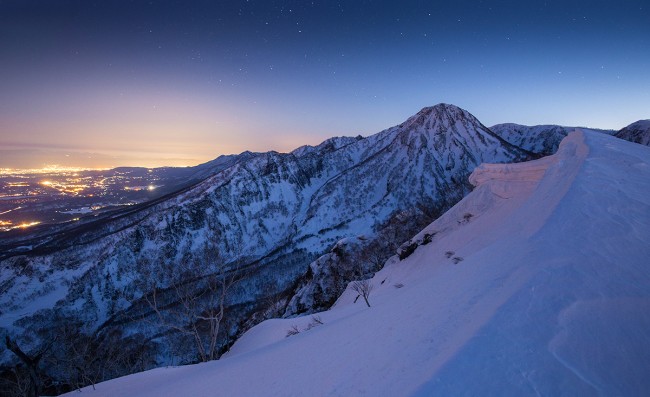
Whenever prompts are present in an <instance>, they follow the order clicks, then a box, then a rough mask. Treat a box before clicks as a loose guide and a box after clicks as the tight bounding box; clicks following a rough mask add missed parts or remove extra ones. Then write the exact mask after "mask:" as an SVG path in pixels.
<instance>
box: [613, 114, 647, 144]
mask: <svg viewBox="0 0 650 397" xmlns="http://www.w3.org/2000/svg"><path fill="white" fill-rule="evenodd" d="M615 136H616V137H617V138H621V139H625V140H626V141H630V142H634V143H640V144H642V145H646V146H650V120H639V121H637V122H635V123H632V124H630V125H628V126H627V127H625V128H623V129H621V130H620V131H619V132H617V133H616V135H615Z"/></svg>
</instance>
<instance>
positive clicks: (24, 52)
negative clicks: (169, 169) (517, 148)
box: [0, 0, 650, 168]
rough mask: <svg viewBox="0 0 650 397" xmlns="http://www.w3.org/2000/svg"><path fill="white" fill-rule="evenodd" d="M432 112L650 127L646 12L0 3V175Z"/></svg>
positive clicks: (379, 123)
mask: <svg viewBox="0 0 650 397" xmlns="http://www.w3.org/2000/svg"><path fill="white" fill-rule="evenodd" d="M439 102H446V103H453V104H456V105H458V106H460V107H463V108H464V109H467V110H468V111H470V112H471V113H473V114H474V115H475V116H477V117H478V118H479V120H481V121H482V122H483V123H484V124H486V125H488V126H489V125H493V124H496V123H503V122H516V123H520V124H528V125H533V124H545V123H553V124H563V125H571V126H576V125H578V126H590V127H598V128H611V129H619V128H621V127H623V126H625V125H627V124H629V123H631V122H633V121H636V120H639V119H645V118H650V3H648V2H647V0H642V1H633V0H630V1H626V0H615V1H598V0H589V1H570V0H569V1H444V2H442V1H409V0H402V1H369V0H366V1H362V0H357V1H271V0H251V1H225V0H222V1H214V0H212V1H189V0H188V1H119V0H114V1H89V0H79V1H66V0H57V1H51V0H43V1H30V0H15V1H6V0H0V167H14V168H24V167H40V166H43V165H44V164H45V163H50V164H51V163H58V164H61V165H77V166H88V167H98V166H104V167H106V166H117V165H144V166H159V165H193V164H198V163H199V162H203V161H207V160H210V159H212V158H215V157H217V156H218V155H220V154H227V153H238V152H241V151H244V150H253V151H267V150H272V149H273V150H278V151H288V150H291V149H293V148H296V147H298V146H301V145H303V144H316V143H319V142H320V141H322V140H323V139H326V138H328V137H331V136H340V135H358V134H361V135H370V134H374V133H376V132H378V131H380V130H382V129H384V128H387V127H390V126H392V125H395V124H398V123H400V122H402V121H403V120H405V119H406V118H407V117H409V116H410V115H412V114H414V113H416V112H417V111H418V110H420V109H421V108H422V107H424V106H431V105H434V104H436V103H439ZM66 156H67V157H66Z"/></svg>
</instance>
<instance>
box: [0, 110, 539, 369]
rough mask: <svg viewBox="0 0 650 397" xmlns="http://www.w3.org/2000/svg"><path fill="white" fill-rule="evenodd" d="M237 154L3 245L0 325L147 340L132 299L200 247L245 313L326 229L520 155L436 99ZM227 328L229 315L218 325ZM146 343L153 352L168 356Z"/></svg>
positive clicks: (26, 333)
mask: <svg viewBox="0 0 650 397" xmlns="http://www.w3.org/2000/svg"><path fill="white" fill-rule="evenodd" d="M244 155H245V156H244V157H243V158H242V157H241V156H240V157H238V158H237V161H232V165H231V166H228V167H226V168H225V169H224V170H222V171H221V172H218V173H217V174H215V175H213V176H210V177H208V178H207V179H206V180H204V181H203V182H201V183H199V184H197V185H195V186H193V187H191V188H188V189H185V190H183V191H181V192H179V193H177V194H175V195H172V196H170V197H166V198H165V199H161V200H158V201H156V202H153V203H149V204H146V205H143V206H139V207H137V208H134V209H132V210H129V211H126V212H122V213H119V214H118V215H116V216H114V217H112V218H109V219H102V220H101V221H99V222H94V223H91V224H85V225H83V226H82V227H79V228H76V229H70V230H66V231H64V232H63V233H60V234H56V235H52V236H48V238H47V239H44V240H43V241H39V242H37V243H36V242H33V243H30V245H33V248H32V249H31V251H29V252H24V251H21V252H8V253H5V255H6V257H5V258H4V259H3V260H2V262H1V263H0V265H1V269H2V270H1V271H2V273H1V278H0V292H1V295H0V307H1V308H2V309H0V310H1V311H0V326H1V327H3V328H5V329H6V332H8V334H9V335H12V336H13V337H16V338H18V339H19V340H20V341H21V342H22V343H24V344H25V345H26V346H28V347H29V346H32V347H34V346H36V345H38V343H39V341H42V340H43V339H44V338H48V337H50V336H51V335H50V336H48V334H47V331H48V330H53V329H54V325H53V322H54V321H56V322H57V324H76V323H77V322H81V323H82V324H83V326H82V329H83V330H84V332H88V333H93V332H102V333H104V334H111V335H113V334H114V331H116V330H119V332H122V333H123V334H124V335H125V337H127V336H128V337H135V336H137V335H139V336H138V338H144V340H146V341H148V340H150V338H152V337H154V338H156V337H157V336H156V335H161V334H160V333H161V332H162V330H161V329H158V328H157V327H156V324H151V322H150V323H148V324H147V326H143V325H142V322H141V320H142V318H143V317H147V315H148V314H147V312H146V310H145V309H146V307H145V305H144V303H143V300H142V297H143V296H144V295H145V294H147V293H148V292H149V291H150V290H149V288H151V285H152V282H154V281H155V283H156V285H157V286H158V287H160V288H165V287H168V286H170V285H171V283H172V281H170V280H171V279H170V277H173V276H174V275H173V274H171V275H170V274H168V273H164V272H163V271H162V269H169V268H173V267H174V266H179V264H182V263H186V262H188V261H191V260H193V258H199V257H201V256H202V255H204V254H205V252H206V250H209V251H211V252H212V251H216V252H218V255H219V257H220V258H221V261H222V262H223V263H225V265H224V266H225V267H229V266H233V265H234V264H237V266H238V267H240V268H244V269H245V270H246V274H247V275H248V277H247V278H246V280H245V281H244V282H242V283H241V284H240V285H239V288H238V290H237V291H235V292H234V293H233V294H232V295H231V296H229V301H228V304H229V305H230V306H231V307H235V306H236V307H237V308H238V310H239V311H240V313H244V314H247V313H250V312H251V311H253V310H256V309H259V305H260V302H261V300H262V298H265V297H271V296H277V294H280V293H285V294H286V293H290V292H291V291H292V288H293V287H294V285H295V283H296V281H297V280H298V279H299V278H300V277H302V276H303V275H304V274H305V272H306V270H307V269H308V265H309V263H310V262H312V261H313V260H314V259H316V258H317V257H319V256H320V255H322V254H323V253H325V252H326V251H327V250H328V249H330V248H331V247H332V246H333V245H334V244H335V243H336V242H337V241H338V240H340V239H342V238H345V237H351V236H358V235H362V234H363V235H366V236H368V238H372V236H374V235H375V234H376V233H378V230H379V229H381V228H382V227H383V225H385V224H386V223H387V222H389V221H390V220H391V219H392V218H393V217H395V216H397V215H400V214H404V213H409V214H413V216H414V217H415V216H422V214H423V213H427V214H428V216H430V217H436V216H437V215H439V214H441V213H442V212H443V211H444V210H446V209H447V208H449V207H450V206H452V205H453V204H455V203H456V202H458V201H459V200H460V199H461V198H462V197H463V196H464V195H466V194H467V193H468V192H469V191H470V185H469V184H468V183H467V177H468V176H469V174H470V173H471V172H472V171H473V169H474V168H475V167H476V166H477V165H479V164H481V163H483V162H514V161H521V160H524V159H527V158H528V157H529V153H528V152H525V151H523V150H521V149H519V148H517V147H515V146H513V145H511V144H509V143H507V142H505V141H504V140H502V139H501V138H499V137H498V136H496V135H495V134H494V133H492V132H491V131H490V130H489V129H487V128H486V127H485V126H483V125H482V124H481V123H480V122H479V121H478V120H477V119H476V118H475V117H474V116H472V115H471V114H469V113H468V112H466V111H465V110H462V109H460V108H457V107H455V106H452V105H446V104H440V105H436V106H434V107H430V108H424V109H422V110H421V111H420V112H418V113H417V114H416V115H414V116H413V117H411V118H409V119H408V120H406V121H405V122H404V123H402V124H400V125H398V126H395V127H392V128H389V129H387V130H385V131H382V132H380V133H378V134H376V135H373V136H370V137H367V138H362V137H356V138H333V139H330V140H328V141H325V142H323V143H322V144H321V145H318V146H315V147H302V148H299V149H297V150H295V151H294V152H292V153H286V154H282V153H276V152H268V153H260V154H253V153H248V154H244ZM226 160H227V161H230V160H232V159H226ZM221 165H222V164H221V163H220V164H219V166H221ZM23 249H24V247H23ZM177 273H180V271H179V272H177ZM165 274H167V275H165ZM152 275H153V276H152ZM152 277H153V279H154V280H153V281H152ZM199 284H200V283H199ZM197 288H198V287H197ZM244 314H243V315H244ZM240 329H241V323H239V322H238V321H232V322H231V323H229V326H228V328H227V331H226V332H227V333H229V334H231V335H234V334H236V333H237V332H239V330H240ZM228 337H229V335H224V337H223V339H224V340H226V341H227V339H228ZM138 340H139V341H140V339H138ZM134 343H135V342H134ZM137 343H139V344H140V345H141V344H142V343H143V342H141V341H140V342H137ZM224 343H225V342H224ZM125 346H126V345H125ZM129 346H131V345H129ZM125 348H126V347H125ZM156 354H157V355H156V362H157V363H158V364H160V363H169V362H175V361H170V360H169V359H166V358H164V357H163V356H162V354H163V353H160V352H158V353H156ZM2 359H3V360H5V361H6V360H8V359H9V354H8V352H5V354H3V356H2ZM181 361H182V360H181Z"/></svg>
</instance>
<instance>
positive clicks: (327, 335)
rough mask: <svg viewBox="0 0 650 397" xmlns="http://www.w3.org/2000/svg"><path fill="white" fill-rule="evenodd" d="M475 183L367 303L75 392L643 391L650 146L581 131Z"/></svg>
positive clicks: (649, 344) (649, 350) (648, 344)
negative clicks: (208, 357)
mask: <svg viewBox="0 0 650 397" xmlns="http://www.w3.org/2000/svg"><path fill="white" fill-rule="evenodd" d="M471 180H472V181H473V183H475V184H476V189H475V190H474V191H473V192H472V193H470V194H469V195H468V196H467V197H465V198H464V199H463V200H462V201H460V202H459V203H458V204H457V205H455V206H454V207H453V208H452V209H451V210H449V211H448V212H446V213H445V214H444V215H443V216H442V217H440V218H439V219H438V220H436V221H434V222H433V223H432V224H430V225H429V226H428V227H426V228H425V229H424V230H423V231H422V232H421V233H420V234H418V236H415V237H414V238H413V241H417V242H418V244H417V247H416V248H415V249H414V250H413V251H412V252H411V254H410V255H409V256H408V257H406V258H405V259H403V260H400V259H399V258H398V257H397V256H395V257H393V258H391V259H390V260H389V261H388V262H387V263H386V266H385V267H384V268H383V269H382V270H381V271H379V272H378V273H377V274H376V275H375V277H374V278H373V279H372V280H371V281H372V285H373V286H374V289H373V291H372V293H371V295H370V303H371V304H372V307H370V308H368V307H366V306H365V304H364V303H363V301H362V300H356V293H355V292H353V291H352V290H351V289H348V290H346V292H345V293H344V294H343V295H342V296H341V297H340V298H339V300H338V301H337V303H336V305H335V306H334V308H333V309H331V310H329V311H327V312H322V313H319V314H318V317H317V320H318V321H315V318H313V317H312V316H305V317H302V318H292V319H285V320H271V321H266V322H264V323H262V324H260V325H258V326H256V327H254V328H253V329H251V330H250V331H249V332H247V333H246V334H245V335H244V336H243V337H242V338H241V339H240V340H239V341H238V342H237V343H236V344H235V345H234V346H233V347H232V349H231V351H230V353H229V354H228V355H227V356H226V357H224V358H223V359H221V360H219V361H217V362H211V363H207V364H201V365H195V366H187V367H182V368H160V369H156V370H152V371H147V372H144V373H140V374H135V375H131V376H128V377H124V378H120V379H115V380H112V381H109V382H105V383H102V384H98V385H96V386H95V387H96V390H92V389H91V388H85V389H84V390H83V392H84V393H87V394H88V395H91V396H110V395H137V396H157V397H160V396H173V395H181V394H183V395H187V394H191V395H195V396H208V395H214V394H215V393H216V394H222V395H238V396H256V395H266V396H304V395H368V396H376V395H390V396H430V395H443V396H444V395H482V396H492V395H493V396H503V395H544V396H561V395H567V396H572V395H645V394H647V392H648V390H650V380H649V379H648V377H647V374H646V371H647V368H649V367H650V336H648V334H647V330H648V329H649V327H650V268H649V267H648V262H647V258H648V257H650V194H649V193H650V149H649V148H646V147H643V146H640V145H635V144H631V143H629V142H624V141H622V140H618V139H616V138H613V137H609V136H606V135H603V134H598V133H591V132H580V131H578V132H574V133H572V134H571V135H569V136H568V137H567V138H566V139H565V140H564V141H563V142H562V145H561V146H560V149H559V150H558V152H557V153H556V154H555V155H553V156H551V157H549V158H545V159H541V160H536V161H532V162H527V163H521V164H517V165H505V166H502V165H484V166H482V167H480V168H478V169H477V170H476V171H475V172H474V173H473V174H472V177H471ZM425 236H428V237H425ZM355 300H356V303H355ZM320 323H322V324H320ZM293 327H295V329H296V330H298V331H299V332H298V333H297V334H295V335H293V336H287V331H288V330H290V329H292V328H293ZM74 394H77V393H71V394H70V395H74Z"/></svg>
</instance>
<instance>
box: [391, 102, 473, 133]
mask: <svg viewBox="0 0 650 397" xmlns="http://www.w3.org/2000/svg"><path fill="white" fill-rule="evenodd" d="M459 121H461V122H463V123H465V122H469V124H474V125H477V126H479V125H481V123H480V122H479V121H478V120H477V119H476V117H474V116H472V114H471V113H469V112H468V111H466V110H464V109H461V108H459V107H458V106H455V105H450V104H447V103H439V104H437V105H434V106H429V107H425V108H422V110H420V111H419V112H417V113H416V114H415V115H414V116H411V117H410V118H409V119H408V120H406V122H404V123H403V124H402V127H405V128H419V127H420V128H421V127H424V128H425V129H433V128H435V127H436V126H437V125H438V126H440V127H442V128H445V129H447V128H448V127H450V126H452V125H455V124H456V123H457V122H459Z"/></svg>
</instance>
